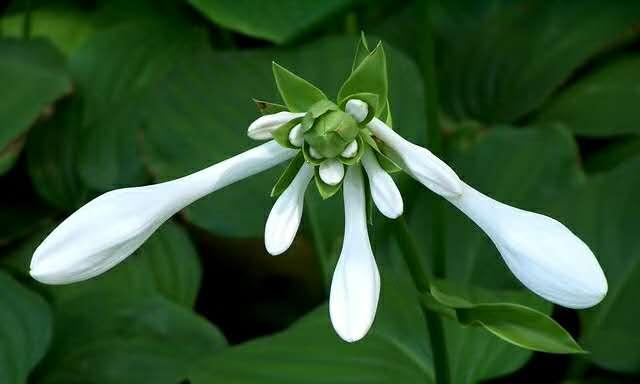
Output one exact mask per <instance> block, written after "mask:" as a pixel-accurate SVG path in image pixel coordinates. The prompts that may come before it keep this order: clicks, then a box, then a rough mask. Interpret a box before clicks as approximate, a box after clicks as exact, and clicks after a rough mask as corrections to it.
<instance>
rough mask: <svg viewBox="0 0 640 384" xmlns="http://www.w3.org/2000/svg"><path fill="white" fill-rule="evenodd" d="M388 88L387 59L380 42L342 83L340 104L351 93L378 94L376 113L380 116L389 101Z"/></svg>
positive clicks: (339, 97) (339, 93)
mask: <svg viewBox="0 0 640 384" xmlns="http://www.w3.org/2000/svg"><path fill="white" fill-rule="evenodd" d="M388 88H389V84H388V79H387V59H386V57H385V54H384V49H383V48H382V42H380V43H379V44H378V46H377V47H376V49H374V50H373V52H371V53H370V54H369V56H367V57H366V58H365V59H364V60H363V61H362V62H361V63H360V65H359V66H358V68H356V69H355V71H353V72H352V73H351V75H349V77H348V78H347V80H346V81H345V82H344V84H342V87H341V88H340V91H339V92H338V104H340V105H342V104H343V101H344V100H345V99H346V98H347V97H348V96H350V95H355V94H358V93H373V94H374V95H377V96H378V103H377V105H376V107H375V114H376V116H379V115H380V113H381V112H382V109H383V108H384V106H385V104H386V103H387V90H388Z"/></svg>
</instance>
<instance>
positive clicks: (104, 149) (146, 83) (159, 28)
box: [70, 18, 208, 190]
mask: <svg viewBox="0 0 640 384" xmlns="http://www.w3.org/2000/svg"><path fill="white" fill-rule="evenodd" d="M205 49H208V44H207V40H206V35H205V34H204V32H203V31H202V30H200V29H198V28H194V27H192V26H190V25H188V24H187V23H186V22H184V21H182V20H173V19H169V20H167V19H166V18H165V19H161V20H159V21H146V20H142V21H141V20H134V21H129V22H125V23H120V24H115V25H114V26H111V27H109V28H106V29H104V30H101V31H100V32H97V33H95V34H94V35H93V36H92V37H91V38H90V39H89V40H88V41H87V42H86V43H85V44H84V45H83V46H82V48H80V49H79V50H77V51H75V52H74V54H73V56H72V57H71V59H70V68H71V71H72V73H73V76H74V79H75V80H76V82H77V87H78V92H79V94H80V95H81V96H82V101H83V104H84V110H85V113H84V118H83V123H84V124H83V125H84V132H85V134H83V135H81V136H80V143H79V148H78V168H79V171H80V174H81V176H82V178H83V180H84V182H85V183H87V184H88V185H89V186H90V187H92V188H94V189H97V190H107V189H113V188H116V187H123V186H132V185H136V184H143V183H145V182H146V181H147V175H146V170H145V169H144V164H143V162H142V160H141V159H140V155H139V143H140V136H141V130H142V127H143V125H144V122H145V119H144V116H145V113H146V112H147V111H148V108H149V104H148V100H149V96H150V94H154V93H156V92H159V91H158V89H157V88H156V87H157V86H160V87H163V86H164V83H166V82H171V81H172V79H171V78H170V77H168V76H169V74H170V72H171V70H172V68H174V67H175V66H177V65H178V64H180V63H181V62H182V60H183V58H184V57H189V56H190V55H192V54H193V52H194V51H198V50H205ZM161 89H162V88H161Z"/></svg>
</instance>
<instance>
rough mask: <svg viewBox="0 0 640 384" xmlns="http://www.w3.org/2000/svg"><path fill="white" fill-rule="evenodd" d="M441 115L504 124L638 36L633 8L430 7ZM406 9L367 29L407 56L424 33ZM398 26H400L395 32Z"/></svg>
mask: <svg viewBox="0 0 640 384" xmlns="http://www.w3.org/2000/svg"><path fill="white" fill-rule="evenodd" d="M431 4H432V6H431V7H430V13H431V21H432V24H433V27H434V32H435V35H436V37H437V40H438V44H437V50H436V54H437V56H436V57H437V60H438V69H439V71H438V72H439V86H440V87H439V89H440V93H441V96H442V97H441V99H442V104H443V107H444V108H445V109H446V111H447V112H448V113H449V114H451V115H453V116H455V117H457V118H474V119H477V120H481V121H485V122H512V121H515V120H517V119H518V118H520V117H522V116H524V115H526V114H527V113H530V112H532V111H533V110H535V109H536V108H538V107H540V106H541V104H542V103H543V102H544V101H545V99H546V98H547V97H548V96H549V95H550V94H551V93H552V92H553V91H554V90H555V89H557V88H558V86H560V85H561V84H563V83H564V82H565V81H566V80H567V79H568V78H569V77H570V76H571V75H572V73H573V72H574V71H575V70H576V69H578V68H580V67H582V66H583V65H584V64H585V63H586V62H587V61H588V60H589V59H591V58H592V57H594V56H595V55H597V54H599V53H601V52H602V51H604V50H606V49H609V48H610V47H611V46H612V45H615V44H617V43H620V42H622V41H623V40H625V39H626V38H630V37H633V36H634V35H635V34H637V33H638V29H637V28H634V26H635V25H637V24H638V23H640V3H639V2H636V1H607V0H585V1H561V0H560V1H537V0H517V1H513V0H489V1H476V0H439V1H434V2H431ZM413 7H414V6H409V7H407V8H405V9H404V10H402V11H400V12H399V13H397V14H396V15H395V16H394V17H388V16H387V15H385V22H384V23H383V25H382V26H380V27H377V28H376V29H375V32H376V33H379V34H381V36H383V37H384V38H386V39H388V40H389V41H390V42H391V43H397V44H398V45H399V46H404V47H406V48H407V49H408V50H411V51H413V50H415V49H416V47H417V44H416V41H420V40H419V39H418V36H421V35H422V34H423V33H424V32H423V31H422V30H421V28H422V25H423V24H422V23H420V22H418V21H416V18H419V17H422V15H423V14H422V13H420V12H418V11H417V10H416V9H414V8H413ZM398 25H403V26H407V25H408V27H405V28H398Z"/></svg>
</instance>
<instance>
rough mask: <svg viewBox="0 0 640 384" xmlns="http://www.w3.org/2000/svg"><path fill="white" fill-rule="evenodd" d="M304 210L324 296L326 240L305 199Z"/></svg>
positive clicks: (326, 274) (325, 292)
mask: <svg viewBox="0 0 640 384" xmlns="http://www.w3.org/2000/svg"><path fill="white" fill-rule="evenodd" d="M304 210H305V214H304V216H303V217H305V218H306V219H305V220H306V224H307V225H306V227H307V228H308V231H309V234H310V236H311V240H312V242H313V248H314V251H315V254H316V259H317V261H318V267H319V269H320V278H321V279H322V289H323V292H324V296H328V294H329V284H330V281H329V265H328V263H329V254H328V251H327V247H326V246H325V244H326V242H325V239H324V236H323V234H322V231H321V230H320V225H319V223H318V220H317V217H316V214H315V212H314V211H313V209H312V207H311V205H310V204H309V202H308V201H307V200H305V209H304Z"/></svg>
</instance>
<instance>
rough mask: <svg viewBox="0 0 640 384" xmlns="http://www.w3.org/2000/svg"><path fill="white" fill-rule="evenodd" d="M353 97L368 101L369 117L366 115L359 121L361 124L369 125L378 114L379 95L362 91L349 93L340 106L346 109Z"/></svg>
mask: <svg viewBox="0 0 640 384" xmlns="http://www.w3.org/2000/svg"><path fill="white" fill-rule="evenodd" d="M351 99H357V100H362V101H364V102H365V103H367V106H368V111H367V117H365V118H364V120H363V121H361V122H360V123H358V124H360V125H361V126H365V125H367V124H368V123H369V122H370V121H371V119H373V118H374V117H376V116H377V115H376V108H377V107H378V95H376V94H375V93H368V92H362V93H356V94H353V95H349V96H347V97H345V98H344V99H343V100H342V101H341V102H340V108H342V110H346V106H347V102H348V101H349V100H351Z"/></svg>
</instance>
